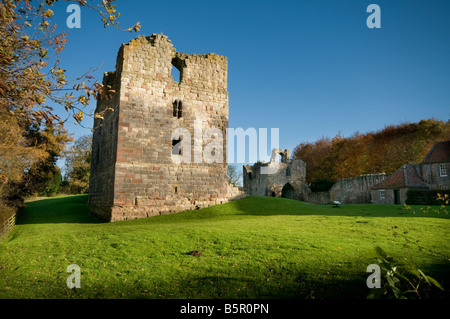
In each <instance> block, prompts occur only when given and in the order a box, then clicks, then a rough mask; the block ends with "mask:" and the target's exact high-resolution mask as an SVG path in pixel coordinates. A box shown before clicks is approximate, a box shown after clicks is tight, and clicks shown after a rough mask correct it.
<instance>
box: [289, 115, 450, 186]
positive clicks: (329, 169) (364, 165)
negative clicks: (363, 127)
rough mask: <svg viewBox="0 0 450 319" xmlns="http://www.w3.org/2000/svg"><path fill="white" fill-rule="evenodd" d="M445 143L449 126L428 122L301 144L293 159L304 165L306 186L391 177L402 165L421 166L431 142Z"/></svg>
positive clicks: (448, 137)
mask: <svg viewBox="0 0 450 319" xmlns="http://www.w3.org/2000/svg"><path fill="white" fill-rule="evenodd" d="M445 140H450V123H449V122H447V123H445V122H443V121H437V120H434V119H428V120H422V121H420V122H419V123H405V124H400V125H390V126H387V127H385V128H384V129H383V130H380V131H378V132H369V133H366V134H360V133H355V134H354V135H353V136H351V137H348V138H346V137H343V136H341V135H340V134H338V135H337V136H335V137H333V138H322V139H320V140H318V141H316V142H314V143H301V144H299V145H297V146H296V148H295V149H294V157H295V158H299V159H302V160H303V161H305V162H306V167H307V170H306V180H307V182H309V183H311V182H313V181H315V180H318V179H328V180H331V181H334V182H336V181H337V180H338V179H341V178H347V177H354V176H358V175H362V174H375V173H383V172H384V173H386V174H391V173H393V172H394V171H395V170H397V169H398V168H399V167H401V166H402V165H404V164H407V163H418V162H421V161H422V160H423V158H424V157H425V155H426V154H427V153H428V151H429V150H430V148H431V147H432V146H433V144H434V143H435V142H438V141H445Z"/></svg>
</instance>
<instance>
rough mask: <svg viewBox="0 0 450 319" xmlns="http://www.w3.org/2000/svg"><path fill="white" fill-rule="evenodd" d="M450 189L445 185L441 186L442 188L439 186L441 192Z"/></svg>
mask: <svg viewBox="0 0 450 319" xmlns="http://www.w3.org/2000/svg"><path fill="white" fill-rule="evenodd" d="M449 189H450V188H449V187H448V186H447V185H443V186H441V190H442V191H447V190H449Z"/></svg>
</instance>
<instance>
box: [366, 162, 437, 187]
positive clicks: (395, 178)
mask: <svg viewBox="0 0 450 319" xmlns="http://www.w3.org/2000/svg"><path fill="white" fill-rule="evenodd" d="M415 166H416V165H414V164H408V165H403V166H402V167H400V168H399V169H398V170H396V171H395V172H394V173H393V174H392V175H391V176H389V177H388V178H386V179H385V180H384V181H382V182H381V183H379V184H377V185H375V186H374V187H373V188H372V189H384V188H412V187H416V188H427V187H428V185H427V183H425V182H424V180H423V179H422V178H421V177H420V176H419V175H418V174H417V171H416V169H415ZM405 173H406V178H405Z"/></svg>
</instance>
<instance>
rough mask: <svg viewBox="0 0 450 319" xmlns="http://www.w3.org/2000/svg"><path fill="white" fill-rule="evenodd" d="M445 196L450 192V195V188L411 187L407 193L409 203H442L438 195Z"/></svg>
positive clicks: (449, 194)
mask: <svg viewBox="0 0 450 319" xmlns="http://www.w3.org/2000/svg"><path fill="white" fill-rule="evenodd" d="M438 193H439V194H441V196H444V195H445V194H448V196H450V190H428V189H426V190H425V189H409V190H408V191H407V193H406V201H405V203H406V204H407V205H442V204H444V203H443V202H442V201H441V200H438V199H437V198H438V195H437V194H438Z"/></svg>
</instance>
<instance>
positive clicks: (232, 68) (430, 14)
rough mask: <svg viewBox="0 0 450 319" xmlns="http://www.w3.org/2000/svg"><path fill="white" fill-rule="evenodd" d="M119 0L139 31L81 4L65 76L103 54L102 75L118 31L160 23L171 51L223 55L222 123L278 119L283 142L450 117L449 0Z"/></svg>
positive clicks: (274, 123)
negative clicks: (376, 18)
mask: <svg viewBox="0 0 450 319" xmlns="http://www.w3.org/2000/svg"><path fill="white" fill-rule="evenodd" d="M371 3H375V4H378V5H379V6H380V8H381V29H369V28H368V27H367V25H366V19H367V17H368V16H369V14H370V13H367V12H366V8H367V6H368V5H369V4H371ZM66 7H67V4H66V3H60V4H58V5H57V7H56V8H55V10H54V11H55V14H56V21H57V23H58V24H59V28H58V30H59V31H67V30H68V29H67V27H66V25H65V21H66V18H67V16H68V15H69V13H66V11H65V9H66ZM117 9H118V11H119V12H121V13H122V16H121V17H120V23H121V25H122V26H123V27H128V26H132V25H133V24H134V23H135V22H137V21H139V22H140V23H141V25H142V29H141V31H139V32H137V33H136V32H134V33H129V32H121V31H118V30H116V29H114V28H109V29H104V28H103V24H102V22H101V21H100V18H99V17H98V15H97V14H96V13H94V12H91V11H90V10H89V9H87V8H82V9H81V19H82V20H81V28H80V29H71V30H70V32H69V35H68V41H69V43H68V45H67V46H66V49H65V51H64V54H63V55H62V66H63V68H65V69H66V70H67V71H68V74H69V76H70V75H72V76H75V75H79V74H80V73H82V72H84V71H86V70H88V69H90V68H95V67H97V66H98V65H100V64H102V66H101V67H100V69H99V70H98V71H97V72H95V73H94V76H95V77H96V79H97V80H98V81H99V82H101V80H102V76H103V72H106V71H111V70H114V69H115V61H116V56H117V52H118V49H119V47H120V45H121V43H127V42H129V40H131V39H133V38H135V37H137V36H139V35H147V36H148V35H151V34H152V33H163V34H165V35H167V36H168V37H169V38H170V39H171V40H172V43H173V45H174V47H175V48H176V49H177V51H180V52H185V53H197V54H204V53H209V52H213V53H216V54H220V55H225V56H227V57H228V67H229V69H228V90H229V94H230V104H229V112H230V114H229V126H230V127H233V128H238V127H242V128H244V129H246V128H249V127H254V128H256V129H258V128H279V129H280V148H282V149H285V148H288V149H291V150H293V148H294V147H295V146H296V145H298V144H299V143H301V142H314V141H316V140H317V139H319V138H321V137H323V136H325V137H333V136H335V135H336V134H338V133H339V132H341V134H343V135H344V136H351V135H352V134H353V133H355V132H357V131H358V132H360V133H365V132H369V131H377V130H380V129H382V128H384V126H385V125H390V124H399V123H403V122H417V121H419V120H421V119H425V118H435V119H438V120H445V121H447V120H448V119H450V1H448V0H442V1H441V0H395V1H393V0H389V1H380V0H370V1H366V0H342V1H336V0H304V1H263V0H258V1H243V0H241V1H234V0H227V1H186V0H185V1H162V0H161V1H143V0H142V1H141V0H134V1H133V0H127V1H123V0H121V1H120V0H119V1H117ZM90 108H91V109H92V108H95V103H92V104H91V106H90ZM85 124H86V125H88V126H91V125H92V121H91V120H90V119H88V120H86V121H85ZM68 129H69V130H70V131H71V132H73V133H74V134H75V137H79V136H81V135H84V134H89V133H90V132H89V131H88V130H83V129H81V128H80V127H76V126H73V125H69V126H68Z"/></svg>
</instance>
